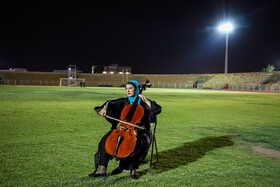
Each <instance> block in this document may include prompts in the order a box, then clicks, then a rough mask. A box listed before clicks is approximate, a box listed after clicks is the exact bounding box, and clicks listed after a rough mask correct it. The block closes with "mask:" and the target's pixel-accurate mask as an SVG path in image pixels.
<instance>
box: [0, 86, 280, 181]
mask: <svg viewBox="0 0 280 187" xmlns="http://www.w3.org/2000/svg"><path fill="white" fill-rule="evenodd" d="M144 95H145V96H147V97H148V98H150V99H152V100H155V101H156V102H157V103H158V104H160V105H161V106H162V113H161V114H160V115H159V116H158V128H157V143H158V149H159V162H158V163H156V164H155V165H154V167H153V169H152V172H151V173H147V170H148V168H149V166H148V164H142V165H141V166H140V168H139V170H138V171H139V172H140V173H141V177H140V179H138V180H132V179H131V178H130V175H129V173H122V174H119V175H116V176H111V177H110V178H109V179H106V178H89V177H88V176H87V175H88V174H89V173H91V172H93V171H94V162H93V157H94V153H95V152H96V150H97V144H98V142H99V140H100V139H101V137H102V136H103V135H104V134H105V133H106V132H107V131H108V130H109V129H110V124H109V123H107V122H106V120H105V119H104V118H102V117H100V116H98V115H97V114H96V113H95V112H94V111H93V108H94V106H99V105H101V104H103V103H104V102H105V101H106V100H108V99H116V98H119V97H125V92H124V89H123V88H85V89H84V88H79V87H33V86H26V87H25V86H0V103H1V108H0V137H1V142H0V148H1V149H0V165H1V169H0V185H1V186H104V185H105V184H107V185H109V186H129V185H130V186H138V185H139V186H279V184H280V160H279V157H277V153H279V151H280V120H279V119H280V112H279V111H280V94H268V93H247V92H230V91H208V90H185V89H160V88H158V89H155V88H151V89H148V90H147V91H145V92H144ZM255 147H262V148H266V149H267V150H274V153H276V155H270V156H266V155H263V154H260V153H257V152H254V151H252V149H253V148H255ZM254 150H255V149H254ZM114 164H116V165H117V164H118V163H115V161H114V160H112V161H110V165H109V167H108V170H109V171H111V170H112V169H113V165H114ZM116 165H115V166H116Z"/></svg>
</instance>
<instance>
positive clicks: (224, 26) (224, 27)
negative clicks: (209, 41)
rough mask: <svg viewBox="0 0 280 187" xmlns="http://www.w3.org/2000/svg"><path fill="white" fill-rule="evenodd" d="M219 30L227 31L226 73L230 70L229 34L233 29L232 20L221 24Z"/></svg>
mask: <svg viewBox="0 0 280 187" xmlns="http://www.w3.org/2000/svg"><path fill="white" fill-rule="evenodd" d="M218 30H219V31H221V32H225V33H226V50H225V74H226V73H227V72H228V34H229V32H231V31H232V30H233V25H232V23H230V22H226V23H223V24H221V25H220V26H219V27H218Z"/></svg>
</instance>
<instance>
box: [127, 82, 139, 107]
mask: <svg viewBox="0 0 280 187" xmlns="http://www.w3.org/2000/svg"><path fill="white" fill-rule="evenodd" d="M128 83H132V84H133V85H134V86H135V88H136V90H135V95H134V97H128V100H129V101H130V102H131V103H133V102H134V101H135V99H136V98H137V96H138V95H139V92H140V89H139V86H140V85H139V83H138V82H137V81H135V80H130V81H128V82H127V83H126V84H128ZM140 102H141V99H140V98H139V100H138V105H139V104H140Z"/></svg>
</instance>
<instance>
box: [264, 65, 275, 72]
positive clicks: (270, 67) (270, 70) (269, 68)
mask: <svg viewBox="0 0 280 187" xmlns="http://www.w3.org/2000/svg"><path fill="white" fill-rule="evenodd" d="M274 70H275V66H274V65H272V64H268V65H267V67H266V68H263V69H262V71H264V72H273V71H274Z"/></svg>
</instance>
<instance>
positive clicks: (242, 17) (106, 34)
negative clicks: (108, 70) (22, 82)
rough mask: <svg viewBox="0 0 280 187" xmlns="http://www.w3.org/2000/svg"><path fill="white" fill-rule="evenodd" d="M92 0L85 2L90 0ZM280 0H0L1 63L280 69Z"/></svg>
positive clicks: (156, 69)
mask: <svg viewBox="0 0 280 187" xmlns="http://www.w3.org/2000/svg"><path fill="white" fill-rule="evenodd" d="M86 2H87V3H86ZM276 2H277V1H268V0H264V1H257V0H251V1H249V0H242V1H239V0H232V1H211V0H208V1H199V0H197V1H187V0H184V1H183V0H182V1H176V0H170V1H163V0H162V1H152V0H149V1H142V0H141V1H139V0H138V1H136V0H132V1H118V0H115V1H106V0H104V1H74V2H71V3H70V1H65V2H64V3H62V1H61V2H58V1H56V2H51V1H37V2H33V3H28V1H27V2H26V1H22V2H17V3H16V2H13V1H5V2H3V1H1V3H0V16H1V17H0V24H1V29H0V34H1V35H0V69H8V68H27V69H28V70H29V71H53V70H54V69H67V67H68V66H69V65H70V64H74V65H76V66H77V68H78V69H79V70H81V71H83V72H91V66H92V65H109V64H119V65H121V66H131V67H132V72H133V73H157V74H159V73H160V74H163V73H164V74H177V73H182V74H184V73H223V72H224V63H225V34H223V33H220V32H218V31H217V29H216V28H217V26H218V24H219V23H220V22H221V20H223V19H225V18H230V19H232V20H233V22H234V23H235V30H234V32H232V33H230V34H229V56H228V63H229V65H228V66H229V69H228V72H229V73H234V72H253V71H259V70H261V69H262V68H264V67H265V66H267V64H274V65H275V66H277V68H278V70H280V7H279V6H278V5H277V4H276Z"/></svg>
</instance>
